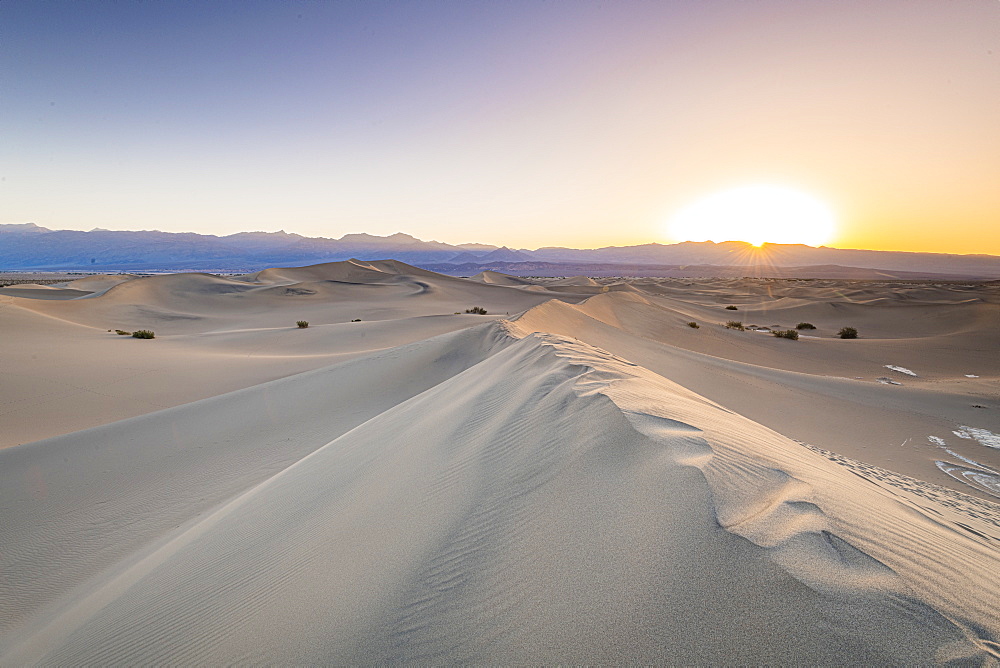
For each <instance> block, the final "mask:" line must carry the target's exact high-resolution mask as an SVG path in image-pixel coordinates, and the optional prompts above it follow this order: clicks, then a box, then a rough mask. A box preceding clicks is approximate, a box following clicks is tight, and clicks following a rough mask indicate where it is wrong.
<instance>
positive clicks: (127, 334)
mask: <svg viewBox="0 0 1000 668" xmlns="http://www.w3.org/2000/svg"><path fill="white" fill-rule="evenodd" d="M108 331H109V332H110V331H111V330H110V329H109V330H108ZM115 334H117V335H118V336H132V332H126V331H125V330H124V329H116V330H115Z"/></svg>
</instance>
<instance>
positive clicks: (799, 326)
mask: <svg viewBox="0 0 1000 668" xmlns="http://www.w3.org/2000/svg"><path fill="white" fill-rule="evenodd" d="M795 329H816V325H814V324H812V323H811V322H800V323H799V324H797V325H795Z"/></svg>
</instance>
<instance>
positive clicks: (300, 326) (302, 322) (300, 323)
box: [295, 320, 309, 329]
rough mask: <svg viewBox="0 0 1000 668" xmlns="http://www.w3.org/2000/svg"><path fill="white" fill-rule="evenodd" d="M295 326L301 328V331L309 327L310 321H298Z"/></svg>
mask: <svg viewBox="0 0 1000 668" xmlns="http://www.w3.org/2000/svg"><path fill="white" fill-rule="evenodd" d="M295 324H296V325H298V326H299V329H305V328H306V327H308V326H309V321H308V320H296V321H295Z"/></svg>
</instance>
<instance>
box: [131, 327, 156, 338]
mask: <svg viewBox="0 0 1000 668" xmlns="http://www.w3.org/2000/svg"><path fill="white" fill-rule="evenodd" d="M132 338H133V339H155V338H156V334H153V332H151V331H150V330H148V329H137V330H135V331H134V332H132Z"/></svg>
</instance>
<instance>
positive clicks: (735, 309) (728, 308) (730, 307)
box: [726, 304, 739, 311]
mask: <svg viewBox="0 0 1000 668" xmlns="http://www.w3.org/2000/svg"><path fill="white" fill-rule="evenodd" d="M726 310H727V311H739V309H738V308H736V307H735V306H733V305H732V304H730V305H729V306H727V307H726Z"/></svg>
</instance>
